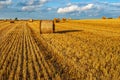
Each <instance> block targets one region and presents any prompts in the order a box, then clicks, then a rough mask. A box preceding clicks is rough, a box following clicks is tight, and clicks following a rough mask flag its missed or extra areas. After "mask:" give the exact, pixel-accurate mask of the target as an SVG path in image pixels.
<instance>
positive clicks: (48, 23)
mask: <svg viewBox="0 0 120 80" xmlns="http://www.w3.org/2000/svg"><path fill="white" fill-rule="evenodd" d="M54 30H55V26H54V22H53V21H52V20H41V21H40V33H53V32H54Z"/></svg>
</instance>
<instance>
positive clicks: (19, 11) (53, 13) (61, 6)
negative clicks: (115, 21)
mask: <svg viewBox="0 0 120 80" xmlns="http://www.w3.org/2000/svg"><path fill="white" fill-rule="evenodd" d="M102 16H106V17H114V18H116V17H118V16H120V0H0V19H5V18H8V19H9V18H12V19H14V18H15V17H18V18H20V19H29V18H33V19H53V18H55V17H56V18H63V17H65V18H72V19H86V18H101V17H102Z"/></svg>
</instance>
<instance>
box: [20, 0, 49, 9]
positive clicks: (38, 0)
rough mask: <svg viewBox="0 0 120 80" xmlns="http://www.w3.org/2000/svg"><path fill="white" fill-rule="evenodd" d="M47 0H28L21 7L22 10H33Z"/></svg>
mask: <svg viewBox="0 0 120 80" xmlns="http://www.w3.org/2000/svg"><path fill="white" fill-rule="evenodd" d="M48 1H49V0H29V1H28V2H27V3H26V5H25V6H23V7H22V11H34V10H35V9H36V8H39V7H41V6H43V5H44V4H45V3H46V2H48Z"/></svg>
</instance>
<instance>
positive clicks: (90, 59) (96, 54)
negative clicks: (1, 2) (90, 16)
mask: <svg viewBox="0 0 120 80" xmlns="http://www.w3.org/2000/svg"><path fill="white" fill-rule="evenodd" d="M19 79H20V80H25V79H27V80H120V19H105V20H102V19H98V20H69V21H66V22H60V23H55V33H52V34H40V30H39V21H33V22H29V21H15V23H10V22H9V21H0V80H19Z"/></svg>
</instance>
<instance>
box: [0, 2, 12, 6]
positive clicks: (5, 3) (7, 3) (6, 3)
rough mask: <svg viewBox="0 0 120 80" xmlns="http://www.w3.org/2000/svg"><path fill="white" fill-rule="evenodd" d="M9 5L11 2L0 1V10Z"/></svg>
mask: <svg viewBox="0 0 120 80" xmlns="http://www.w3.org/2000/svg"><path fill="white" fill-rule="evenodd" d="M10 4H12V0H2V1H0V8H3V7H6V6H8V5H10Z"/></svg>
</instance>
